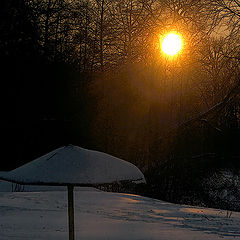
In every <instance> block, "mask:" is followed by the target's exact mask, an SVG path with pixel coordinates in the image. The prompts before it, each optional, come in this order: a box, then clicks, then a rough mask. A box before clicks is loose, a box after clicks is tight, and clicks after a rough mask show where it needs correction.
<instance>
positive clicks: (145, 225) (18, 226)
mask: <svg viewBox="0 0 240 240" xmlns="http://www.w3.org/2000/svg"><path fill="white" fill-rule="evenodd" d="M80 190H82V191H76V192H75V228H76V240H78V239H84V240H98V239H99V240H108V239H109V240H216V239H227V240H231V239H235V240H236V239H240V213H237V212H233V213H232V215H231V216H230V217H229V215H228V213H227V212H226V211H222V210H214V209H205V208H196V207H191V206H184V205H175V204H170V203H167V202H163V201H159V200H154V199H151V198H145V197H141V196H136V195H128V194H117V193H106V192H101V191H95V190H93V189H89V188H88V189H86V191H85V188H83V189H80ZM67 226H68V223H67V193H66V192H65V191H55V192H53V191H50V192H18V193H9V192H1V193H0V240H9V239H11V240H20V239H31V240H33V239H34V240H40V239H41V240H43V239H44V240H63V239H68V232H67V231H68V228H67Z"/></svg>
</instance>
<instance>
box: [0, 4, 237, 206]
mask: <svg viewBox="0 0 240 240" xmlns="http://www.w3.org/2000/svg"><path fill="white" fill-rule="evenodd" d="M238 4H240V2H239V1H227V0H216V1H208V0H201V1H191V0H189V1H188V0H185V1H182V0H151V1H149V0H121V1H120V0H81V1H79V0H71V1H67V0H44V1H42V0H4V1H1V3H0V5H1V6H0V18H1V20H0V56H1V65H0V66H1V70H2V71H1V76H2V81H1V82H2V94H1V104H2V105H1V106H2V107H1V138H2V148H1V150H2V152H3V156H4V157H3V158H2V159H1V167H0V170H11V169H14V168H16V167H18V166H20V165H22V164H23V163H26V162H28V161H31V160H33V159H35V158H36V157H38V156H41V155H43V154H44V153H47V152H48V151H51V150H52V149H54V148H56V147H60V146H62V145H66V144H69V143H71V144H76V145H79V146H82V147H87V148H91V149H96V150H100V151H104V152H107V153H110V154H113V155H115V156H117V157H121V158H123V159H125V160H128V161H130V162H132V163H134V164H136V165H137V166H138V167H139V168H140V169H141V170H142V171H143V172H144V173H145V175H146V178H147V181H148V186H147V188H146V189H145V190H144V193H145V194H147V195H150V196H154V197H158V198H162V199H166V200H170V201H175V202H185V203H186V202H187V203H192V204H205V205H209V206H218V207H219V206H220V207H222V208H232V209H235V208H234V207H232V206H230V207H229V205H228V201H227V200H226V201H225V202H224V201H222V200H221V198H220V197H219V195H218V194H220V195H221V191H223V190H224V189H225V188H226V185H224V186H221V188H220V187H219V186H220V184H218V185H217V186H215V185H214V186H213V184H212V182H213V181H212V179H213V177H214V176H218V175H219V176H220V175H221V174H222V175H224V174H223V171H231V174H233V175H231V176H232V177H231V179H230V180H229V179H228V181H230V182H231V181H232V179H233V178H234V176H235V175H234V174H236V175H238V174H239V172H238V171H239V156H240V154H239V147H238V146H239V144H238V142H239V76H240V75H239V51H240V49H239V44H238V43H239V27H240V24H239V23H240V21H239V13H240V12H239V5H238ZM169 31H175V32H179V33H181V35H182V38H183V43H184V45H183V50H182V52H181V54H179V56H178V57H176V58H174V59H170V58H168V57H166V56H164V55H163V54H162V53H161V50H160V42H161V39H162V37H161V36H164V35H165V34H166V33H167V32H169ZM233 170H234V171H233ZM214 174H215V175H214ZM216 174H217V175H216ZM224 176H225V175H224ZM215 182H217V181H215ZM233 182H234V181H233ZM235 182H236V181H235ZM211 184H212V185H211ZM229 184H230V183H229ZM230 185H231V184H230ZM230 185H229V186H230ZM206 186H208V187H206ZM227 186H228V185H227ZM231 187H232V188H234V191H235V192H236V191H239V189H237V190H236V189H235V185H234V184H232V185H231ZM210 188H211V189H212V192H214V191H215V192H214V193H215V195H214V194H212V195H211V194H210V191H209V189H210ZM212 192H211V193H212Z"/></svg>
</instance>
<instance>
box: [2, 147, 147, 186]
mask: <svg viewBox="0 0 240 240" xmlns="http://www.w3.org/2000/svg"><path fill="white" fill-rule="evenodd" d="M0 178H2V179H4V180H7V181H13V182H18V183H22V184H39V185H41V184H43V185H44V184H46V185H68V184H73V185H96V184H104V183H112V182H117V181H129V180H130V181H139V180H140V181H142V182H145V178H144V175H143V174H142V172H141V171H140V170H139V169H138V168H137V167H136V166H135V165H133V164H131V163H129V162H126V161H124V160H122V159H119V158H116V157H113V156H111V155H109V154H106V153H103V152H98V151H93V150H87V149H84V148H80V147H77V146H73V145H68V146H65V147H61V148H58V149H56V150H54V151H52V152H50V153H48V154H46V155H44V156H42V157H40V158H37V159H36V160H33V161H32V162H30V163H27V164H25V165H23V166H21V167H19V168H16V169H15V170H13V171H11V172H8V173H7V174H2V175H1V176H0Z"/></svg>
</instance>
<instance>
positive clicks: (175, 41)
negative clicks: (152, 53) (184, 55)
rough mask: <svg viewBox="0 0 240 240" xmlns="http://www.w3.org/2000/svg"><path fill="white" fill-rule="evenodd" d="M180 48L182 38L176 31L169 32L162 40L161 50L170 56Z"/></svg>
mask: <svg viewBox="0 0 240 240" xmlns="http://www.w3.org/2000/svg"><path fill="white" fill-rule="evenodd" d="M181 49H182V39H181V37H180V35H178V34H176V33H169V34H168V35H166V36H165V37H164V39H163V42H162V51H163V52H164V53H165V54H167V55H170V56H174V55H176V54H177V53H178V52H179V51H180V50H181Z"/></svg>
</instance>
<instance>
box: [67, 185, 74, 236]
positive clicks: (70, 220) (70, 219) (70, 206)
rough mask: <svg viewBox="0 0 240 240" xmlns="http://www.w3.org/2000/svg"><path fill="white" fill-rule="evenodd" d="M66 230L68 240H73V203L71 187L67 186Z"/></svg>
mask: <svg viewBox="0 0 240 240" xmlns="http://www.w3.org/2000/svg"><path fill="white" fill-rule="evenodd" d="M68 228H69V229H68V230H69V240H74V202H73V186H71V185H69V186H68Z"/></svg>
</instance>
